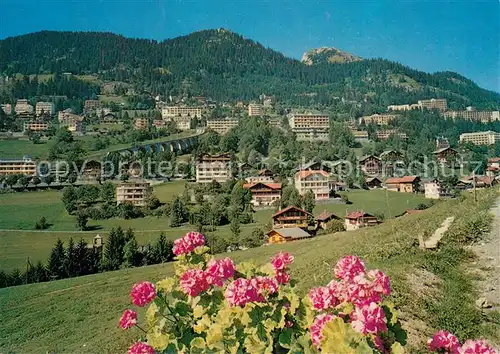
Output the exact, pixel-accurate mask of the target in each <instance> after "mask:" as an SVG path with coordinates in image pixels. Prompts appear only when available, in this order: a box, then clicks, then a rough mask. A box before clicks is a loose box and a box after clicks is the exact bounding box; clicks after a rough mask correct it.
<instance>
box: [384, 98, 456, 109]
mask: <svg viewBox="0 0 500 354" xmlns="http://www.w3.org/2000/svg"><path fill="white" fill-rule="evenodd" d="M424 108H426V109H429V110H431V109H438V110H440V111H441V112H444V111H446V110H447V109H448V102H447V101H446V100H445V99H441V98H431V99H430V100H420V101H418V103H414V104H399V105H395V104H394V105H390V106H387V110H389V111H409V110H412V109H424Z"/></svg>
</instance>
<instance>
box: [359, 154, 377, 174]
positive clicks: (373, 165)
mask: <svg viewBox="0 0 500 354" xmlns="http://www.w3.org/2000/svg"><path fill="white" fill-rule="evenodd" d="M359 164H360V167H361V170H362V171H363V172H364V173H366V174H367V175H369V176H376V175H380V173H381V172H382V162H381V161H380V158H378V157H377V156H374V155H367V156H363V157H362V158H361V159H360V160H359Z"/></svg>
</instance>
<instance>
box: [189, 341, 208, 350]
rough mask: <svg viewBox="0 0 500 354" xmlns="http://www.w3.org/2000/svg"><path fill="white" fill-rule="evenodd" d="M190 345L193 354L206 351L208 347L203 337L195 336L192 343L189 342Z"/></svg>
mask: <svg viewBox="0 0 500 354" xmlns="http://www.w3.org/2000/svg"><path fill="white" fill-rule="evenodd" d="M189 346H190V351H189V352H190V353H191V354H202V353H205V349H206V347H207V346H206V343H205V340H204V339H203V338H201V337H197V338H194V339H193V340H191V343H189Z"/></svg>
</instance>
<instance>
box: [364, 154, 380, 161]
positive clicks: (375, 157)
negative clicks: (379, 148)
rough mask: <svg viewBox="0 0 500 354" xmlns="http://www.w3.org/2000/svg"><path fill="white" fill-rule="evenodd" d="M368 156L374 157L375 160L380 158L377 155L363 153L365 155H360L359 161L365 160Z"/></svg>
mask: <svg viewBox="0 0 500 354" xmlns="http://www.w3.org/2000/svg"><path fill="white" fill-rule="evenodd" d="M370 157H371V158H374V159H376V160H380V158H379V157H377V156H375V155H365V156H363V157H361V158H360V159H359V162H363V161H365V160H366V159H369V158H370Z"/></svg>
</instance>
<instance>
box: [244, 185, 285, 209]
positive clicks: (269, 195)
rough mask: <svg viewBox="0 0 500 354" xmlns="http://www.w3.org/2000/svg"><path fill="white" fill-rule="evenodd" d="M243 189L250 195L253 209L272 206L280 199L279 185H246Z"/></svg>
mask: <svg viewBox="0 0 500 354" xmlns="http://www.w3.org/2000/svg"><path fill="white" fill-rule="evenodd" d="M243 188H245V189H248V190H249V191H250V192H251V193H252V201H251V203H252V205H253V206H255V207H260V206H270V205H274V204H275V202H277V201H278V200H279V199H280V198H281V183H274V182H267V183H266V182H256V183H247V184H244V185H243Z"/></svg>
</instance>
